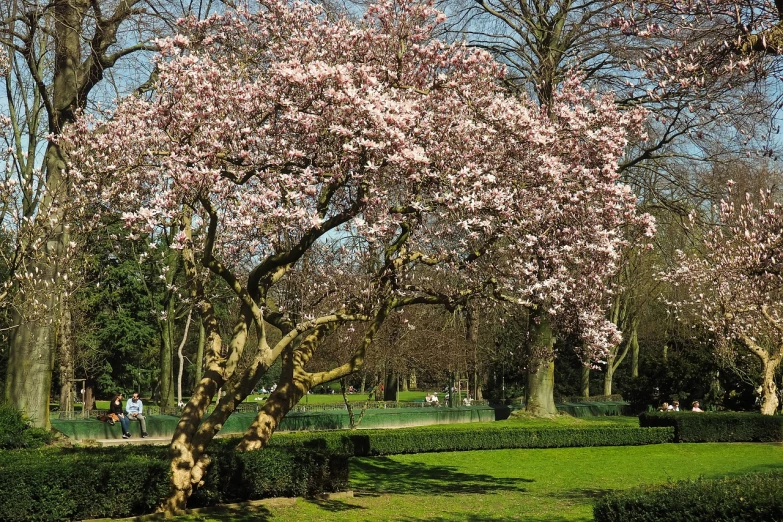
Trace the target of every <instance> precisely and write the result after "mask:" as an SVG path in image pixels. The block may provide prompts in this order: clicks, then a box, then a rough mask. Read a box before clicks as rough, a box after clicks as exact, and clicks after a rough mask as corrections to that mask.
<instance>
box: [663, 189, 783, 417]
mask: <svg viewBox="0 0 783 522" xmlns="http://www.w3.org/2000/svg"><path fill="white" fill-rule="evenodd" d="M716 218H717V223H716V224H715V226H714V227H712V228H711V229H709V230H707V232H706V234H705V238H704V248H703V251H702V252H701V253H700V255H698V256H695V255H690V256H688V255H685V254H683V255H681V256H680V260H679V264H678V266H677V267H676V269H675V270H673V271H672V272H671V273H669V274H668V276H667V278H668V279H669V280H670V281H672V282H676V283H677V284H680V285H683V286H684V287H685V289H686V291H687V294H688V295H686V296H683V297H682V299H681V301H680V302H679V303H677V304H678V305H679V306H690V307H692V308H693V309H694V310H695V313H697V314H698V316H699V317H700V318H701V319H702V321H704V323H705V325H706V326H707V327H708V328H709V330H710V332H711V333H712V334H713V335H714V336H715V342H716V345H717V347H718V348H719V349H720V347H722V346H723V347H725V346H727V345H729V344H732V343H738V344H739V345H741V346H742V347H743V348H744V349H745V350H748V352H749V353H751V354H752V355H753V356H755V357H756V358H758V360H759V362H760V364H761V374H760V375H759V380H760V384H761V394H760V395H761V398H762V401H761V412H762V413H763V414H766V415H772V414H773V413H774V412H775V410H776V409H777V406H778V398H777V395H776V390H777V387H776V384H775V372H776V371H777V369H778V367H779V365H780V361H781V358H783V324H782V323H781V319H780V314H781V313H782V312H783V311H782V310H780V303H781V272H780V259H781V251H780V248H781V245H783V237H781V231H783V210H781V207H780V204H779V203H777V202H776V201H775V200H774V196H773V194H772V193H771V192H762V193H761V195H760V197H759V199H758V202H757V203H754V202H753V200H752V198H751V197H750V196H749V195H747V196H746V201H745V202H744V203H742V204H737V205H735V204H734V203H733V202H731V201H730V200H723V201H721V204H720V206H719V207H718V208H717V209H716Z"/></svg>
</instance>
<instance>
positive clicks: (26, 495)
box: [0, 439, 348, 522]
mask: <svg viewBox="0 0 783 522" xmlns="http://www.w3.org/2000/svg"><path fill="white" fill-rule="evenodd" d="M236 442H237V441H236V439H234V440H226V439H219V440H216V441H215V442H214V443H213V444H212V445H211V446H210V449H209V451H208V453H209V455H210V457H211V458H212V463H211V464H210V468H209V469H208V473H207V476H206V477H205V484H204V485H203V486H202V487H200V488H198V489H197V490H196V491H195V493H194V495H193V497H192V498H191V503H190V505H192V506H193V507H195V506H203V505H210V504H216V503H220V502H233V501H240V500H249V499H257V498H264V497H271V496H302V495H314V494H316V493H321V492H323V491H326V490H328V491H335V490H340V489H344V488H345V487H346V485H347V481H348V464H347V461H348V457H347V455H343V456H342V457H340V455H335V454H331V453H329V452H328V451H325V450H324V446H323V444H319V443H317V442H315V443H309V444H300V445H289V446H288V447H276V448H267V449H265V450H263V451H257V452H248V453H237V452H236V451H234V449H233V448H234V446H235V445H236ZM167 451H168V448H167V447H164V446H122V447H109V448H76V449H59V448H47V449H43V450H18V451H13V452H4V453H3V454H2V455H0V498H3V499H6V500H7V499H14V501H13V502H8V501H6V502H0V520H2V521H4V522H13V521H20V522H21V521H35V522H39V521H40V522H44V521H46V522H49V521H53V522H54V521H61V520H74V519H79V520H81V519H90V518H99V517H111V518H118V517H129V516H135V515H141V514H144V513H150V512H152V511H154V510H155V508H156V506H158V505H159V504H160V503H161V502H162V500H163V499H164V498H165V497H166V495H167V493H168V491H169V463H168V460H167ZM327 488H329V489H327Z"/></svg>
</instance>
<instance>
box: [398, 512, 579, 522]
mask: <svg viewBox="0 0 783 522" xmlns="http://www.w3.org/2000/svg"><path fill="white" fill-rule="evenodd" d="M395 520H398V521H400V522H458V521H459V522H498V521H501V520H502V521H505V520H509V519H508V517H501V516H492V515H481V514H473V515H466V514H464V513H460V514H456V513H455V514H453V515H451V514H445V515H439V516H435V517H428V518H410V517H407V518H406V517H402V518H395ZM513 520H515V521H517V522H542V520H545V521H546V522H589V521H590V520H592V517H591V518H583V519H577V518H573V517H571V518H564V517H557V516H552V515H547V516H546V517H545V518H543V519H542V518H541V515H525V514H524V513H520V514H518V515H515V516H514V518H513Z"/></svg>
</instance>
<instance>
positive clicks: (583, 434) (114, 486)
mask: <svg viewBox="0 0 783 522" xmlns="http://www.w3.org/2000/svg"><path fill="white" fill-rule="evenodd" d="M672 435H673V430H672V428H657V429H655V428H653V429H643V428H635V427H616V428H615V427H593V426H590V427H584V428H573V427H568V428H537V429H530V428H524V427H519V426H516V427H514V426H509V427H504V426H501V427H499V426H496V425H494V424H466V425H460V426H449V427H448V428H445V427H429V428H421V427H419V428H405V429H398V430H367V431H358V432H356V431H354V432H345V431H337V432H325V433H324V432H322V433H294V434H279V435H276V436H275V437H273V438H272V440H271V442H270V444H269V446H268V447H267V448H266V449H264V450H262V451H255V452H247V453H238V452H235V451H234V449H233V448H234V446H235V445H236V442H237V440H236V439H228V438H226V439H217V440H215V441H213V443H212V445H211V446H210V449H209V451H208V454H209V455H210V457H211V464H210V468H209V469H208V471H207V475H206V477H205V483H204V485H203V486H201V487H199V488H198V489H197V490H196V491H195V492H194V494H193V496H192V497H191V499H190V503H189V505H190V506H191V507H197V506H205V505H212V504H217V503H227V502H236V501H242V500H248V499H257V498H264V497H274V496H313V495H315V494H318V493H322V492H325V491H340V490H343V489H346V488H347V486H348V462H349V457H351V456H371V455H392V454H399V453H424V452H434V451H467V450H487V449H506V448H555V447H578V446H620V445H639V444H659V443H664V442H671V440H672ZM167 451H168V448H167V447H164V446H130V445H128V446H120V447H108V448H76V449H57V448H49V449H43V450H19V451H13V452H3V453H2V454H0V498H2V499H14V501H13V502H0V520H2V521H8V522H11V521H22V520H24V521H28V520H29V521H47V522H48V521H60V520H73V519H84V518H98V517H112V518H117V517H129V516H134V515H140V514H143V513H149V512H151V511H153V510H154V508H155V507H156V506H157V505H158V504H159V503H160V502H161V501H162V499H163V498H165V496H166V494H167V492H168V487H169V469H168V461H167Z"/></svg>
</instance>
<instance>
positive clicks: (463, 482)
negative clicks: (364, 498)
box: [351, 457, 533, 495]
mask: <svg viewBox="0 0 783 522" xmlns="http://www.w3.org/2000/svg"><path fill="white" fill-rule="evenodd" d="M351 474H352V475H353V476H354V477H357V475H358V476H361V477H365V478H363V479H359V480H356V479H354V480H352V482H353V484H354V489H355V490H356V491H357V493H359V494H360V495H380V494H382V493H398V494H426V495H438V494H440V495H443V494H460V493H478V494H482V493H498V492H503V491H516V492H524V491H527V490H526V489H525V488H524V487H521V486H520V484H521V483H527V482H533V480H531V479H525V478H514V479H508V478H502V479H501V478H497V477H493V476H492V475H476V474H469V473H460V472H458V471H457V468H455V467H451V466H432V465H427V464H422V463H420V462H410V463H402V462H396V461H394V460H392V459H389V458H385V457H375V458H371V459H361V460H359V459H355V460H353V461H352V462H351Z"/></svg>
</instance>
